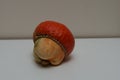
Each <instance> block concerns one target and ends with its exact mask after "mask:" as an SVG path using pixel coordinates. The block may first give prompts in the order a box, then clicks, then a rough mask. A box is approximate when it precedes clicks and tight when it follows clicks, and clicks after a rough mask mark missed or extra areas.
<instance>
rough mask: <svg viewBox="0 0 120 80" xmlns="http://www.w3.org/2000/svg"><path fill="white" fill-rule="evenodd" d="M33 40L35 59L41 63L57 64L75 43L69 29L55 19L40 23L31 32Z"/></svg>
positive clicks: (71, 49)
mask: <svg viewBox="0 0 120 80" xmlns="http://www.w3.org/2000/svg"><path fill="white" fill-rule="evenodd" d="M33 41H34V44H35V45H34V57H35V60H36V61H37V62H39V63H41V64H43V65H47V64H52V65H59V64H60V63H62V61H63V60H64V59H65V58H66V57H67V56H68V55H69V54H70V53H71V52H72V51H73V48H74V44H75V40H74V37H73V35H72V33H71V31H70V30H69V29H68V28H67V27H66V26H65V25H64V24H61V23H59V22H55V21H45V22H42V23H40V24H39V25H38V26H37V27H36V29H35V31H34V33H33Z"/></svg>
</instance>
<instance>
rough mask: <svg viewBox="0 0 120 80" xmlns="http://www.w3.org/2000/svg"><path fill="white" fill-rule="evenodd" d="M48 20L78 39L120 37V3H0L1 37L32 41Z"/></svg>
mask: <svg viewBox="0 0 120 80" xmlns="http://www.w3.org/2000/svg"><path fill="white" fill-rule="evenodd" d="M45 20H54V21H58V22H61V23H63V24H65V25H66V26H68V28H69V29H70V30H71V31H72V32H73V34H74V35H75V37H113V36H114V37H115V36H120V0H0V38H31V37H32V33H33V30H34V29H35V27H36V26H37V25H38V24H39V23H40V22H42V21H45Z"/></svg>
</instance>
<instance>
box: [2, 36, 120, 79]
mask: <svg viewBox="0 0 120 80" xmlns="http://www.w3.org/2000/svg"><path fill="white" fill-rule="evenodd" d="M75 41H76V44H75V48H74V50H73V52H72V53H71V55H70V56H69V57H68V58H67V59H66V61H65V62H63V64H61V65H59V66H50V67H42V66H40V65H37V64H36V63H35V62H34V57H33V42H32V39H31V40H0V80H120V38H113V39H109V38H107V39H104V38H103V39H76V40H75Z"/></svg>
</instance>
